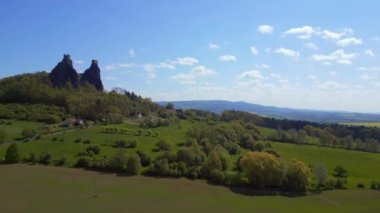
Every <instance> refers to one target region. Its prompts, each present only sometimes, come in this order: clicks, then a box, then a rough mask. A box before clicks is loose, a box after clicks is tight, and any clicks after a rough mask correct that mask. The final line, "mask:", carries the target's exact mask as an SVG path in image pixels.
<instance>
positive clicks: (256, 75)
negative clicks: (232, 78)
mask: <svg viewBox="0 0 380 213" xmlns="http://www.w3.org/2000/svg"><path fill="white" fill-rule="evenodd" d="M237 79H238V80H262V79H264V77H263V76H262V75H261V73H260V71H259V70H250V71H246V72H243V73H241V74H239V75H238V76H237Z"/></svg>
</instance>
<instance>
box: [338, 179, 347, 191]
mask: <svg viewBox="0 0 380 213" xmlns="http://www.w3.org/2000/svg"><path fill="white" fill-rule="evenodd" d="M346 184H347V179H346V178H337V179H336V181H335V188H336V189H346Z"/></svg>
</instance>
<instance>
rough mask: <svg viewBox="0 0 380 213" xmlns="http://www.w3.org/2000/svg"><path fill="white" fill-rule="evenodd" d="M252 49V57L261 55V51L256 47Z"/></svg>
mask: <svg viewBox="0 0 380 213" xmlns="http://www.w3.org/2000/svg"><path fill="white" fill-rule="evenodd" d="M250 49H251V53H252V55H258V54H259V50H258V49H257V48H256V47H254V46H251V48H250Z"/></svg>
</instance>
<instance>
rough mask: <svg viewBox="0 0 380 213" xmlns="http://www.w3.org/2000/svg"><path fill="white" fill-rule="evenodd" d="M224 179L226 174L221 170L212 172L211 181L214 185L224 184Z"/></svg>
mask: <svg viewBox="0 0 380 213" xmlns="http://www.w3.org/2000/svg"><path fill="white" fill-rule="evenodd" d="M224 178H225V176H224V172H223V171H221V170H219V169H214V170H212V171H211V172H210V181H212V182H213V183H218V184H223V183H224Z"/></svg>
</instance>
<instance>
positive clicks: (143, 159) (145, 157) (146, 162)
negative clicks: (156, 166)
mask: <svg viewBox="0 0 380 213" xmlns="http://www.w3.org/2000/svg"><path fill="white" fill-rule="evenodd" d="M136 154H137V155H138V156H139V157H140V161H141V165H142V166H144V167H145V166H149V165H150V164H151V162H152V160H151V158H150V156H149V155H148V154H147V153H146V152H143V151H141V150H137V151H136Z"/></svg>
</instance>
